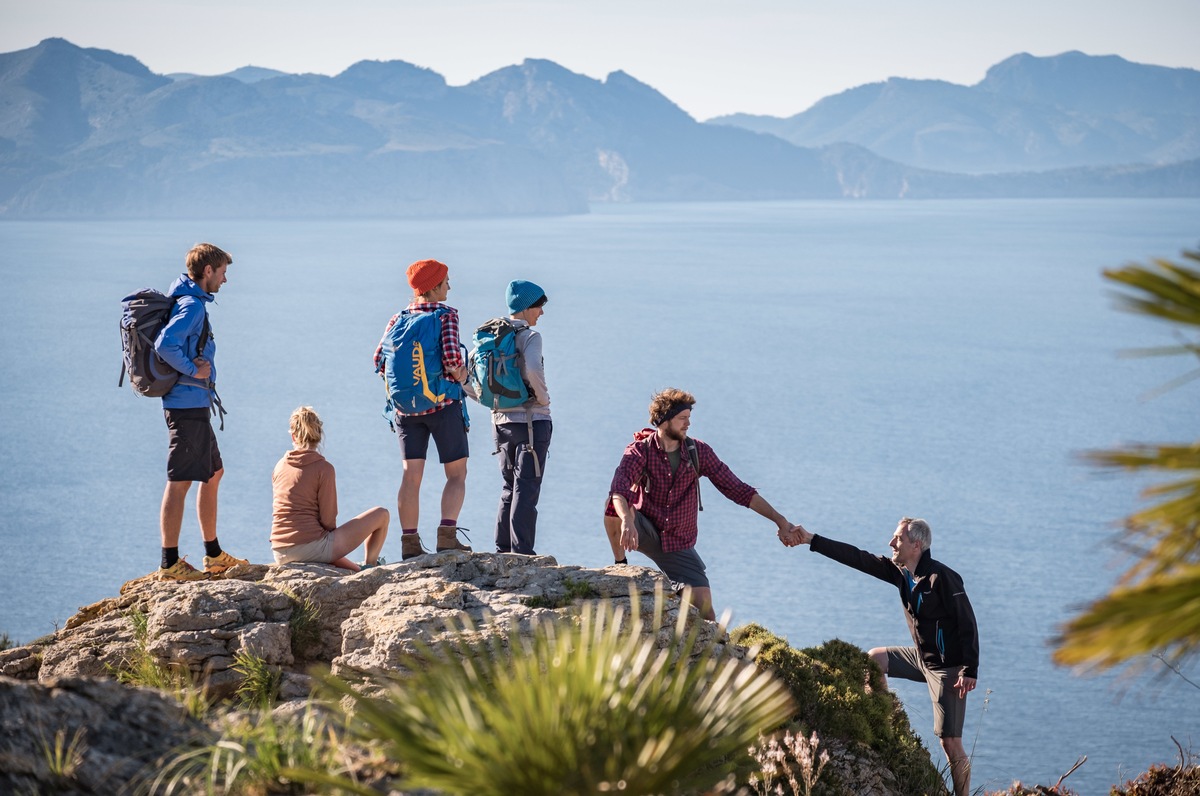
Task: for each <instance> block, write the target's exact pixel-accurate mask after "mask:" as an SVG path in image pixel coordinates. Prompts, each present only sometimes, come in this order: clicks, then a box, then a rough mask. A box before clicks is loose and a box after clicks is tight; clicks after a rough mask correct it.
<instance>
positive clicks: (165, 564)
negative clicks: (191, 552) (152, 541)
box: [162, 547, 179, 569]
mask: <svg viewBox="0 0 1200 796" xmlns="http://www.w3.org/2000/svg"><path fill="white" fill-rule="evenodd" d="M178 560H179V548H178V547H164V548H163V549H162V568H163V569H170V568H171V567H173V566H175V562H177V561H178Z"/></svg>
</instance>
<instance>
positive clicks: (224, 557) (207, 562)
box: [204, 550, 250, 575]
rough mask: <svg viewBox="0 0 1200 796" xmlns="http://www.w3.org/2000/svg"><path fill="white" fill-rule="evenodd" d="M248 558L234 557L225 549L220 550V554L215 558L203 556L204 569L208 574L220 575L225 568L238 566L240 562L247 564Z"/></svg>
mask: <svg viewBox="0 0 1200 796" xmlns="http://www.w3.org/2000/svg"><path fill="white" fill-rule="evenodd" d="M249 563H250V562H249V560H247V559H245V558H234V557H233V556H231V555H229V553H227V552H226V551H224V550H222V551H221V555H219V556H217V557H216V558H210V557H209V556H205V557H204V571H205V572H207V573H208V574H209V575H220V574H221V573H222V572H224V571H225V570H227V569H231V568H232V567H236V566H239V565H241V564H249Z"/></svg>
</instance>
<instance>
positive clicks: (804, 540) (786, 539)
mask: <svg viewBox="0 0 1200 796" xmlns="http://www.w3.org/2000/svg"><path fill="white" fill-rule="evenodd" d="M812 538H813V535H812V534H811V533H809V532H808V531H806V530H804V526H803V525H800V524H796V525H792V526H790V527H789V528H787V529H784V528H783V527H780V529H779V541H780V542H782V543H783V546H784V547H799V546H800V545H802V544H808V543H809V542H811V541H812Z"/></svg>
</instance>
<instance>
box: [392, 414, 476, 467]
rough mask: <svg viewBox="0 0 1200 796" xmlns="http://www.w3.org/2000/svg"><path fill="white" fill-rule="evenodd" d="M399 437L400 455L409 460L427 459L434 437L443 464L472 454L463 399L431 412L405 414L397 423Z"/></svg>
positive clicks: (439, 459)
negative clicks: (464, 416)
mask: <svg viewBox="0 0 1200 796" xmlns="http://www.w3.org/2000/svg"><path fill="white" fill-rule="evenodd" d="M396 436H397V437H399V439H400V455H401V456H402V457H403V458H405V459H424V458H425V454H426V452H427V451H428V450H429V438H430V437H431V436H432V437H433V442H434V444H435V445H437V451H438V461H440V462H441V463H442V464H448V463H450V462H456V461H458V460H459V459H465V458H467V456H469V455H470V451H469V449H468V448H467V422H466V419H465V418H463V406H462V401H454V402H453V403H449V404H446V405H445V406H443V407H442V408H441V409H439V410H437V411H436V412H430V413H429V414H427V415H401V417H400V422H399V423H397V424H396Z"/></svg>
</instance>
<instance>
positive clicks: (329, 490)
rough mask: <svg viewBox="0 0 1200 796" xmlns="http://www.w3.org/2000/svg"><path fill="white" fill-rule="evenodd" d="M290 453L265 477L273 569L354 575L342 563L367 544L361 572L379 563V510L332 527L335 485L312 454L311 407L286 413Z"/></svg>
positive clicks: (315, 433)
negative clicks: (311, 566)
mask: <svg viewBox="0 0 1200 796" xmlns="http://www.w3.org/2000/svg"><path fill="white" fill-rule="evenodd" d="M290 426H291V431H292V450H290V451H288V452H287V454H285V455H284V457H283V458H282V459H280V460H279V463H278V464H276V465H275V472H274V473H272V474H271V484H272V486H273V491H274V502H273V507H272V513H271V550H272V551H273V552H274V553H275V563H277V564H299V563H304V562H308V563H315V564H333V565H334V566H335V567H341V568H342V569H348V570H350V571H352V572H357V571H358V570H359V569H360V566H359V565H358V564H355V563H354V562H353V561H350V560H349V559H348V558H346V555H347V554H349V553H350V552H351V551H352V550H354V549H355V548H356V547H358V546H359V545H360V544H362V542H363V540H364V539H365V540H366V541H367V549H366V557H365V560H364V561H363V564H362V566H363V567H373V566H376V565H377V564H379V563H382V559H380V558H379V552H380V551H381V550H383V540H384V539H386V538H387V528H388V511H387V509H385V508H383V507H382V506H376V507H375V508H373V509H369V510H367V511H364V512H363V513H362V514H359V515H358V516H357V517H355V518H354V519H352V520H350V521H349V522H347V523H345V524H344V525H342V526H340V527H339V526H338V524H337V483H336V480H335V478H334V473H333V465H332V464H330V463H329V462H327V461H325V457H324V456H322V455H321V454H320V453H318V452H317V446H318V445H320V444H321V438H322V429H321V418H319V417H317V413H316V412H315V411H313V408H312V407H311V406H302V407H300V408H299V409H297V410H296V411H295V412H292V417H291V421H290Z"/></svg>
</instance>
